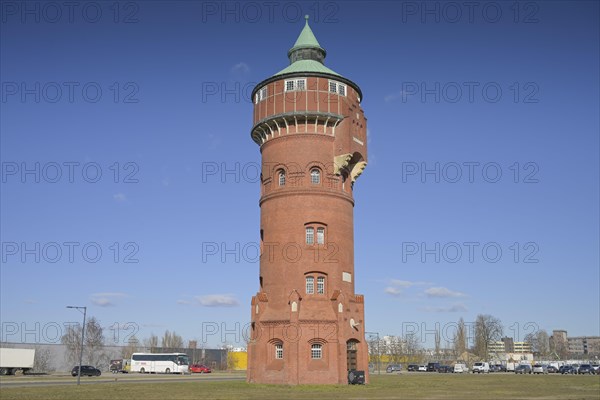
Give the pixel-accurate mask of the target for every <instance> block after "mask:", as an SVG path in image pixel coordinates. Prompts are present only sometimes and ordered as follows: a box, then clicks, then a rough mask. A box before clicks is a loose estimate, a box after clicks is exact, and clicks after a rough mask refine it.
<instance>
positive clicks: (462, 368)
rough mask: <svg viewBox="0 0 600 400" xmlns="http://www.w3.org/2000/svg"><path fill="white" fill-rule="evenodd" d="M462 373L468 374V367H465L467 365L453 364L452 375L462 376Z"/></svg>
mask: <svg viewBox="0 0 600 400" xmlns="http://www.w3.org/2000/svg"><path fill="white" fill-rule="evenodd" d="M463 372H464V373H467V372H469V367H467V364H462V363H457V364H454V373H455V374H462V373H463Z"/></svg>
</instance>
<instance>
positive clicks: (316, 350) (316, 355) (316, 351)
mask: <svg viewBox="0 0 600 400" xmlns="http://www.w3.org/2000/svg"><path fill="white" fill-rule="evenodd" d="M322 355H323V349H322V347H321V345H320V344H313V345H312V346H311V347H310V358H312V359H313V360H320V359H321V357H322Z"/></svg>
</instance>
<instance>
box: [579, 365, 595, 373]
mask: <svg viewBox="0 0 600 400" xmlns="http://www.w3.org/2000/svg"><path fill="white" fill-rule="evenodd" d="M577 373H578V374H580V375H583V374H589V375H594V374H595V373H596V371H595V370H594V367H592V365H591V364H581V365H580V366H579V368H578V369H577Z"/></svg>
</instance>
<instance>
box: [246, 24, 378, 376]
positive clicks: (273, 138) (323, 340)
mask: <svg viewBox="0 0 600 400" xmlns="http://www.w3.org/2000/svg"><path fill="white" fill-rule="evenodd" d="M307 26H308V25H307ZM305 29H306V28H305ZM311 34H312V32H311ZM291 52H292V51H291ZM292 53H293V52H292ZM320 54H321V53H320ZM321 55H322V56H323V58H324V51H323V52H322V54H321ZM294 57H295V58H294ZM298 57H299V56H298V55H297V54H292V56H290V60H292V59H297V58H298ZM298 80H301V81H303V83H299V84H298V86H299V88H296V89H294V90H290V88H289V86H290V85H291V84H289V85H288V84H287V83H286V81H298ZM332 82H333V83H332ZM338 84H339V85H343V86H344V88H343V90H342V89H338V90H336V92H332V90H331V85H334V86H335V85H338ZM286 85H288V86H287V89H288V90H286ZM264 88H266V90H264ZM338 92H341V93H338ZM259 93H260V94H259ZM360 97H361V93H360V89H359V88H358V86H357V85H356V84H354V83H353V82H351V81H349V80H347V79H346V78H342V77H341V76H337V75H333V74H329V73H318V72H314V71H306V72H303V71H298V72H293V73H288V74H283V75H281V76H277V75H276V76H274V77H272V78H269V79H267V80H265V81H263V82H261V83H260V84H259V85H257V87H256V88H255V90H254V92H253V100H254V102H255V106H254V126H253V128H252V133H251V135H252V138H253V140H254V141H255V142H256V143H257V144H258V145H259V146H260V151H261V154H262V177H261V197H260V202H259V204H260V208H261V219H260V240H261V250H262V255H261V260H260V276H259V291H258V293H257V294H256V295H255V296H254V297H253V298H252V305H251V315H252V317H251V322H252V324H251V340H250V343H249V345H248V370H247V380H248V382H256V383H275V384H315V383H316V384H345V383H347V382H348V381H347V376H348V370H349V369H350V368H351V369H356V370H363V371H365V373H366V374H367V376H366V380H367V381H368V350H367V343H366V341H365V333H364V329H365V318H364V299H363V296H362V295H357V294H355V292H354V281H355V274H354V223H353V207H354V200H353V186H354V181H355V180H356V178H357V177H358V176H359V175H360V174H361V173H362V171H363V169H364V168H365V166H366V161H367V148H366V146H367V138H366V119H365V116H364V113H363V110H362V108H361V105H360V100H361V99H360ZM281 175H283V177H282V176H281ZM310 232H312V234H311V233H310ZM311 240H312V243H311Z"/></svg>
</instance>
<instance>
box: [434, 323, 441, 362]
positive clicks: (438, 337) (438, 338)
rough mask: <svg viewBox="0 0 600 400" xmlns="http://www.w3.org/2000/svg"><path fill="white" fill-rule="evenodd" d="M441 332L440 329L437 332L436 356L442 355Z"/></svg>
mask: <svg viewBox="0 0 600 400" xmlns="http://www.w3.org/2000/svg"><path fill="white" fill-rule="evenodd" d="M440 340H441V338H440V331H439V330H438V329H436V330H435V355H436V356H439V355H440Z"/></svg>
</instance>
